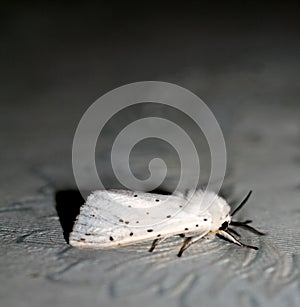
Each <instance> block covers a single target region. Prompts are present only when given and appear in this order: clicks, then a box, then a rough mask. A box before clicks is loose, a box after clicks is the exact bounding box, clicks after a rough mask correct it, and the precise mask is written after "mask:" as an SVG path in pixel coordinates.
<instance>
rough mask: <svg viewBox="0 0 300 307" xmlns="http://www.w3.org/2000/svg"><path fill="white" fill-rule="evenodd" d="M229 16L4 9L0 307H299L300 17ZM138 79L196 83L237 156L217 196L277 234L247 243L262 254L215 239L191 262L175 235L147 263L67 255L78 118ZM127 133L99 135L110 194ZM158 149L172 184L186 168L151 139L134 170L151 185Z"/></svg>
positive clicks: (126, 256) (287, 12)
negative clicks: (116, 152)
mask: <svg viewBox="0 0 300 307" xmlns="http://www.w3.org/2000/svg"><path fill="white" fill-rule="evenodd" d="M223 9H224V8H223ZM223 9H222V8H220V11H218V12H215V11H214V8H212V7H204V8H201V9H199V8H194V9H193V8H190V9H181V8H180V7H178V8H175V9H174V11H173V10H171V11H170V10H169V8H165V9H164V10H162V11H159V12H157V11H156V9H154V8H149V14H146V13H145V12H146V11H147V10H146V8H144V9H143V8H141V10H142V12H143V13H138V12H139V11H138V10H136V11H135V10H132V7H130V8H127V9H126V8H124V6H122V7H118V6H116V7H104V6H101V5H99V6H98V7H95V8H93V7H90V6H89V5H83V4H79V3H76V4H73V5H72V6H70V5H69V4H67V3H63V4H58V3H55V2H53V3H52V4H50V3H48V4H47V6H42V5H33V4H31V5H27V6H25V5H24V4H18V2H16V3H14V5H13V4H11V5H9V4H7V5H6V6H4V8H3V19H2V22H3V26H2V27H1V28H2V29H1V36H2V37H1V45H2V46H1V49H2V55H1V67H2V68H1V97H0V98H1V113H0V117H1V120H0V125H1V130H0V135H1V176H0V187H1V188H0V220H1V223H0V242H1V243H0V244H1V249H0V272H1V275H0V281H1V287H0V300H1V305H2V306H22V307H23V306H24V307H25V306H72V307H74V306H105V307H108V306H141V305H143V306H145V307H146V306H166V305H170V306H220V305H224V303H226V305H228V306H299V300H300V297H299V293H300V291H299V290H300V289H299V286H300V284H299V280H300V279H299V278H300V272H299V270H300V239H299V238H300V230H299V226H300V223H299V219H300V207H299V204H300V101H299V97H300V96H299V94H300V86H299V84H300V82H299V80H300V65H299V64H300V63H299V54H300V53H299V52H300V42H299V29H300V27H299V19H298V18H297V16H298V13H299V6H298V4H297V3H293V2H288V3H286V4H285V6H284V7H281V6H280V5H279V4H278V5H277V4H274V7H273V8H272V10H270V9H269V8H268V7H259V6H256V7H254V8H253V7H247V6H246V8H242V7H239V8H237V11H235V7H234V6H232V7H229V8H227V10H225V11H224V10H223ZM130 14H132V15H130ZM189 14H190V15H189ZM116 21H117V22H116ZM143 80H160V81H167V82H173V83H176V84H178V85H181V86H183V87H186V88H188V89H189V90H191V91H193V92H194V93H196V94H197V95H199V96H200V97H201V98H202V99H203V100H204V101H205V102H206V103H207V104H208V105H209V107H210V108H211V110H212V111H213V112H214V114H215V116H216V117H217V119H218V121H219V123H220V125H221V127H222V130H223V133H224V135H225V141H226V145H227V151H228V172H227V176H226V180H225V183H224V186H223V190H224V191H223V192H224V193H225V195H226V196H227V197H228V200H229V201H233V203H236V202H237V201H238V200H239V199H240V198H242V197H243V196H244V194H246V193H247V192H248V190H249V189H253V190H254V193H253V197H252V199H251V201H249V204H248V205H247V207H246V208H245V209H244V210H243V211H242V213H241V214H240V215H239V217H240V218H241V219H243V218H251V219H253V220H254V224H253V225H254V226H255V227H257V228H258V229H260V230H262V231H265V232H266V233H267V235H266V236H264V237H256V236H254V235H251V234H249V233H246V232H242V235H243V240H244V241H245V242H248V243H251V244H256V245H257V246H259V247H260V249H259V251H258V252H255V251H252V250H248V249H243V248H238V247H236V246H233V245H231V244H229V243H226V242H223V241H220V240H217V239H216V240H209V241H207V242H204V243H203V244H196V245H194V246H193V247H191V248H190V249H189V250H187V251H186V253H185V254H184V256H183V257H182V258H181V259H178V258H177V257H176V256H175V252H176V250H177V249H178V245H179V244H180V240H179V239H174V240H168V241H166V242H165V243H163V244H162V245H161V246H159V247H158V249H157V251H156V252H155V253H152V254H150V253H148V252H147V251H146V250H147V248H148V246H149V244H148V243H145V244H140V245H137V246H133V247H128V248H122V249H120V250H114V251H81V250H77V249H75V248H72V247H70V246H69V245H68V244H67V242H66V240H67V238H68V233H69V231H70V229H71V227H72V221H73V219H74V217H75V216H76V214H77V212H78V208H79V206H80V205H81V203H82V199H81V197H80V195H79V194H78V192H77V191H76V185H75V183H74V179H73V175H72V166H71V146H72V140H73V135H74V132H75V129H76V126H77V123H78V121H79V120H80V118H81V116H82V114H83V113H84V111H85V110H86V108H87V107H88V106H89V105H90V104H91V103H92V102H93V101H94V100H96V99H97V98H98V97H99V96H101V95H102V94H104V93H105V92H107V91H108V90H111V89H113V88H115V87H116V86H120V85H122V84H126V83H129V82H134V81H143ZM148 111H149V108H148V109H147V108H145V109H142V110H140V111H139V112H140V113H136V114H135V116H138V115H139V114H144V113H145V112H148ZM150 111H151V107H150ZM160 112H161V114H164V113H167V114H168V116H173V115H174V114H173V115H172V114H170V113H168V112H166V111H165V110H160ZM173 117H174V116H173ZM124 118H125V119H126V120H128V119H129V120H130V115H127V116H125V117H124ZM174 120H176V116H175V119H174ZM177 120H180V118H177ZM185 121H186V119H184V120H183V121H182V124H186V125H187V126H188V130H189V133H190V134H191V135H192V136H193V137H194V138H197V136H198V134H199V131H196V130H193V126H192V125H190V124H189V123H187V122H185ZM119 125H120V124H119V123H113V124H112V125H111V126H110V127H109V128H108V129H107V131H106V132H105V133H104V135H103V138H104V140H106V141H107V146H104V147H103V148H100V149H99V156H97V159H98V163H99V165H100V169H102V175H103V177H104V178H105V182H106V185H107V186H108V187H118V183H117V182H116V180H115V178H113V176H112V174H111V172H110V168H109V167H106V165H107V164H108V160H107V156H108V155H107V153H108V152H109V144H110V142H111V140H110V138H111V137H112V136H113V135H114V133H115V132H116V131H117V130H118V127H119ZM200 145H201V144H200ZM200 145H199V146H200ZM153 148H155V154H156V153H157V154H158V155H159V154H162V155H163V156H164V157H165V158H166V160H167V161H169V162H170V165H171V166H172V170H173V171H174V172H173V173H172V172H171V175H170V176H169V181H168V182H167V183H166V186H168V185H169V187H171V188H172V187H173V186H172V184H173V182H174V181H176V178H175V179H174V178H173V176H175V177H176V174H177V172H176V170H178V167H179V166H178V161H177V160H176V157H175V158H174V155H173V153H172V151H171V150H170V149H169V148H167V147H164V146H163V145H161V144H154V145H153V143H152V144H150V145H148V146H147V145H145V144H144V145H143V147H142V148H137V153H136V155H137V158H136V159H135V160H134V161H133V168H134V169H135V171H136V172H137V174H139V175H140V176H143V174H144V173H145V170H146V169H147V164H146V165H145V164H144V162H145V161H144V159H146V160H147V159H148V158H149V157H152V156H153ZM151 149H152V150H151ZM141 157H142V158H141ZM203 159H204V165H206V162H207V163H209V161H208V160H207V156H205V155H204V157H203Z"/></svg>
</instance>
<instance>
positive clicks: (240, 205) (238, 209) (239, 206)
mask: <svg viewBox="0 0 300 307" xmlns="http://www.w3.org/2000/svg"><path fill="white" fill-rule="evenodd" d="M251 194H252V190H250V192H249V193H248V194H247V196H246V197H245V198H244V200H243V201H242V202H241V203H240V204H239V205H238V206H237V207H236V208H235V209H234V210H233V212H232V213H231V214H230V215H231V216H234V215H235V214H236V213H237V212H238V211H240V210H241V209H242V207H243V206H244V205H245V204H246V202H247V201H248V199H249V197H250V195H251Z"/></svg>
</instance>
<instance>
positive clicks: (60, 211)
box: [55, 189, 85, 243]
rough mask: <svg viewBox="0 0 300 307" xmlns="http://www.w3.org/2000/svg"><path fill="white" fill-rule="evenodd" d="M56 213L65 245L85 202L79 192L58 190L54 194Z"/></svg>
mask: <svg viewBox="0 0 300 307" xmlns="http://www.w3.org/2000/svg"><path fill="white" fill-rule="evenodd" d="M55 202H56V205H55V207H56V211H57V215H58V217H59V221H60V224H61V227H62V229H63V235H64V238H65V240H66V242H67V243H69V236H70V233H71V231H72V229H73V225H74V223H75V220H76V217H77V216H78V214H79V212H80V207H81V206H82V205H83V204H84V202H85V200H84V198H83V197H82V195H81V194H80V192H79V190H75V189H74V190H71V189H70V190H59V191H56V192H55Z"/></svg>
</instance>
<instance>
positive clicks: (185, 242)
mask: <svg viewBox="0 0 300 307" xmlns="http://www.w3.org/2000/svg"><path fill="white" fill-rule="evenodd" d="M191 241H192V237H188V238H185V239H184V241H183V244H182V246H181V248H180V251H179V253H178V254H177V257H181V256H182V253H183V252H184V251H185V250H186V249H187V248H188V247H189V246H190V245H191V244H192V243H191Z"/></svg>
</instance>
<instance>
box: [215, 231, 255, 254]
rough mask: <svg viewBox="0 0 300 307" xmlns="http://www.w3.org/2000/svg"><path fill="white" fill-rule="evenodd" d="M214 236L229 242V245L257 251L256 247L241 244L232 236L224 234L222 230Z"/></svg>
mask: <svg viewBox="0 0 300 307" xmlns="http://www.w3.org/2000/svg"><path fill="white" fill-rule="evenodd" d="M216 235H217V236H218V237H219V238H220V239H222V240H225V241H228V242H231V243H234V244H236V245H238V246H244V247H247V248H252V249H255V250H258V247H256V246H253V245H247V244H245V243H242V242H241V241H239V240H238V239H236V238H235V237H234V236H233V235H232V234H230V233H228V232H226V231H224V230H221V231H219V232H218V233H216Z"/></svg>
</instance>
